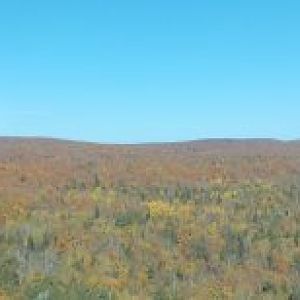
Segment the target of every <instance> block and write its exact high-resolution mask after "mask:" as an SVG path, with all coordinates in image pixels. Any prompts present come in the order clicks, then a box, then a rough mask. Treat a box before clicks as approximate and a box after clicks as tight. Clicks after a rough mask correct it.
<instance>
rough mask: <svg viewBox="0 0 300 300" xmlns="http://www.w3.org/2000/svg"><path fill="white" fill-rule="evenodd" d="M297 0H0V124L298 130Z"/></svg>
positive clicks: (246, 133)
mask: <svg viewBox="0 0 300 300" xmlns="http://www.w3.org/2000/svg"><path fill="white" fill-rule="evenodd" d="M299 11H300V2H299V1H296V0H295V1H291V0H286V1H276V0H273V1H270V0H264V1H262V0H252V1H242V0H239V1H237V0H236V1H232V0H228V1H224V0H215V1H211V0H207V1H201V0H197V1H192V0H191V1H188V0H187V1H177V0H173V1H169V0H164V1H161V0H152V1H144V0H136V1H131V0H128V1H124V0H122V1H121V0H119V1H114V0H111V1H108V0H106V1H104V0H103V1H102V0H97V1H96V0H89V1H78V0H72V1H70V0H64V1H61V0H60V1H58V0H51V1H48V0H45V1H40V0H39V1H38V0H29V1H24V0H9V1H8V0H7V1H1V3H0V104H1V107H0V135H13V136H15V135H29V136H53V137H60V138H69V139H76V140H90V141H98V142H117V143H122V142H145V141H173V140H186V139H198V138H209V137H212V138H216V137H275V138H282V139H293V138H299V137H300V136H299V135H300V134H299V132H300V121H299V120H300V118H299V115H300V35H299V32H300V18H299Z"/></svg>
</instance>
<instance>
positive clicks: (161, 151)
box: [0, 138, 300, 300]
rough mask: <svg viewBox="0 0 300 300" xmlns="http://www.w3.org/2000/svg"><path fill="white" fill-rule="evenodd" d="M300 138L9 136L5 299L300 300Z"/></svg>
mask: <svg viewBox="0 0 300 300" xmlns="http://www.w3.org/2000/svg"><path fill="white" fill-rule="evenodd" d="M299 204H300V142H297V141H294V142H282V141H276V140H259V139H254V140H207V141H192V142H183V143H168V144H167V143H166V144H142V145H99V144H93V143H79V142H70V141H62V140H52V139H23V138H2V139H0V299H1V300H4V299H36V300H38V299H39V300H44V299H53V300H60V299H108V300H113V299H124V300H126V299H143V300H144V299H145V300H146V299H157V300H158V299H160V300H164V299H174V300H175V299H182V300H185V299H200V300H201V299H288V300H296V299H300V206H299Z"/></svg>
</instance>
